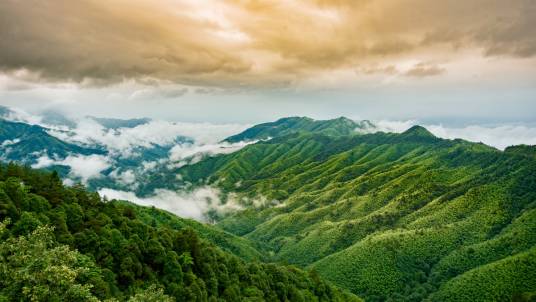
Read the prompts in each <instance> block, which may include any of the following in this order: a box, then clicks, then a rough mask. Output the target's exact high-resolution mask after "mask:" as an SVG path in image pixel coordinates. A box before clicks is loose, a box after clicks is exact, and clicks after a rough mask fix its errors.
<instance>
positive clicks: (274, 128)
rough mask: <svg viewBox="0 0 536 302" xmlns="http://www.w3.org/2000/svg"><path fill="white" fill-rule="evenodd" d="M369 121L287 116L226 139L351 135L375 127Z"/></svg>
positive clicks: (245, 139) (226, 140)
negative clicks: (295, 134) (296, 135)
mask: <svg viewBox="0 0 536 302" xmlns="http://www.w3.org/2000/svg"><path fill="white" fill-rule="evenodd" d="M373 127H374V125H373V124H372V123H371V122H369V121H360V122H356V121H353V120H350V119H348V118H345V117H340V118H336V119H332V120H323V121H318V120H313V119H311V118H308V117H286V118H282V119H279V120H277V121H275V122H270V123H264V124H259V125H256V126H253V127H251V128H249V129H246V130H245V131H244V132H242V133H239V134H237V135H233V136H231V137H228V138H226V139H225V140H224V141H225V142H229V143H236V142H240V141H253V140H263V139H268V138H274V137H280V136H285V135H288V134H291V133H299V132H301V133H303V132H306V133H311V132H314V133H319V134H324V135H335V136H337V135H351V134H355V133H357V131H356V130H359V129H363V130H365V129H369V128H373Z"/></svg>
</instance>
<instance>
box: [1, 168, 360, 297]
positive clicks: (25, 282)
mask: <svg viewBox="0 0 536 302" xmlns="http://www.w3.org/2000/svg"><path fill="white" fill-rule="evenodd" d="M138 207H139V206H135V205H132V204H128V203H124V202H114V201H112V202H110V201H105V200H102V199H101V197H100V196H99V195H98V194H97V193H93V192H88V191H87V190H86V189H85V188H84V187H83V186H78V185H77V186H72V187H66V186H64V185H63V184H62V182H61V179H60V178H59V177H58V174H57V173H55V172H52V173H49V172H42V171H38V170H33V169H30V168H27V167H23V166H19V165H16V164H8V165H1V166H0V218H1V221H2V223H1V225H0V234H1V237H2V242H1V244H0V301H15V300H17V301H104V300H107V301H274V300H277V301H360V299H359V298H357V297H356V296H354V295H352V294H350V293H348V292H345V291H343V290H340V289H338V288H336V287H334V286H333V285H331V284H330V283H328V282H326V281H323V280H322V279H321V278H320V277H319V275H318V273H316V272H315V271H314V270H311V271H303V270H301V269H298V268H296V267H293V266H281V265H276V264H266V263H262V262H259V261H250V262H246V261H245V260H243V259H241V258H239V257H238V256H234V255H231V254H229V253H228V252H225V251H223V250H222V249H220V248H219V247H217V246H215V245H214V244H212V243H211V242H209V241H208V240H207V239H205V238H202V236H200V235H199V234H198V233H197V231H195V230H194V228H192V227H188V226H187V225H188V224H191V223H189V222H185V223H184V227H175V228H172V227H166V226H165V225H163V224H162V223H159V222H158V221H157V220H158V216H159V215H158V212H159V210H156V209H151V210H150V211H149V212H155V213H156V214H155V218H154V219H152V220H150V221H144V220H141V219H139V218H138V217H137V214H136V213H137V211H136V210H137V208H138ZM175 219H177V220H180V219H179V218H175ZM167 225H168V226H169V224H167ZM216 234H218V232H216Z"/></svg>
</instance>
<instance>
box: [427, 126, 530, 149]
mask: <svg viewBox="0 0 536 302" xmlns="http://www.w3.org/2000/svg"><path fill="white" fill-rule="evenodd" d="M426 128H427V129H428V130H429V131H430V132H432V133H433V134H434V135H436V136H439V137H442V138H449V139H454V138H462V139H465V140H468V141H473V142H483V143H485V144H487V145H490V146H493V147H495V148H498V149H500V150H504V149H505V148H506V147H508V146H512V145H520V144H526V145H536V128H531V127H527V126H520V125H502V126H495V127H485V126H479V125H472V126H467V127H462V128H448V127H444V126H441V125H429V126H426Z"/></svg>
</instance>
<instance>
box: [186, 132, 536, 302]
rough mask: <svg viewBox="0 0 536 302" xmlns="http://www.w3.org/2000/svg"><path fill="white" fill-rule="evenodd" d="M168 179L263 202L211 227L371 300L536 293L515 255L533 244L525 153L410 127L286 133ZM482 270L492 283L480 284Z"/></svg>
mask: <svg viewBox="0 0 536 302" xmlns="http://www.w3.org/2000/svg"><path fill="white" fill-rule="evenodd" d="M177 173H179V174H180V175H181V176H182V177H183V179H184V180H185V181H190V182H193V183H200V184H201V183H202V184H204V183H206V182H209V183H211V184H213V185H216V186H219V187H220V188H221V189H222V190H223V191H226V192H234V193H236V194H238V195H239V196H241V197H243V198H244V199H246V200H247V199H248V198H249V199H250V200H267V201H270V202H267V203H261V204H259V203H258V202H252V203H247V202H244V203H243V207H245V210H243V211H240V212H237V213H235V214H233V215H231V216H228V217H224V218H223V219H222V220H221V221H219V222H218V226H219V227H221V228H222V229H224V230H226V231H229V232H232V233H234V234H236V235H239V236H243V237H244V238H247V239H249V240H252V241H256V242H258V243H259V244H263V245H267V246H268V249H269V250H271V252H272V254H273V260H275V261H280V262H284V263H292V264H295V265H298V266H301V267H305V268H314V269H315V270H316V271H318V273H319V274H320V275H321V276H323V277H325V278H327V279H328V280H331V281H333V282H334V283H335V284H337V285H339V286H341V287H344V288H347V289H349V290H351V291H352V292H354V293H356V294H358V295H360V296H363V297H364V298H366V299H367V300H370V301H383V300H389V299H391V300H397V301H400V300H405V301H420V300H424V299H430V300H431V301H435V300H436V299H440V298H441V299H442V300H445V299H446V300H448V299H447V297H449V296H450V297H453V298H452V299H455V297H456V295H455V294H454V293H456V292H460V293H462V292H464V293H479V292H480V289H478V290H477V289H476V288H475V289H473V288H472V287H478V286H480V287H481V288H482V289H488V290H489V293H490V295H489V296H488V295H483V296H482V297H487V298H488V299H489V300H508V299H513V298H514V297H524V296H527V295H530V293H531V292H534V291H535V290H536V286H535V285H534V276H533V275H531V274H525V275H524V273H522V272H526V271H527V270H530V269H532V265H533V264H532V263H531V262H530V261H528V260H527V258H530V257H531V255H532V254H530V253H529V254H524V253H528V252H529V251H530V250H531V249H532V248H534V247H535V246H536V238H535V237H534V231H533V230H534V228H535V225H534V224H535V223H536V216H534V215H535V210H534V209H535V208H536V157H535V156H534V147H530V146H516V147H510V148H507V149H506V150H505V151H504V152H503V151H499V150H496V149H494V148H492V147H489V146H486V145H483V144H476V143H469V142H466V141H463V140H444V139H440V138H437V137H435V136H433V135H432V134H431V133H430V132H428V131H427V130H426V129H425V128H423V127H419V126H415V127H412V128H411V129H409V130H407V131H406V132H404V133H401V134H393V133H374V134H362V135H352V136H340V135H339V136H333V135H322V134H318V133H296V132H294V133H290V134H288V135H286V136H279V137H276V138H274V139H271V140H268V141H263V142H259V143H256V144H253V145H250V146H247V147H245V148H243V149H242V150H240V151H238V152H235V153H232V154H227V155H222V156H219V157H215V158H211V159H207V160H204V161H201V162H199V163H197V164H195V165H191V166H185V167H182V168H180V169H178V170H177ZM273 205H276V206H273ZM522 255H524V256H522ZM510 257H511V258H510ZM519 259H525V260H527V261H525V260H523V261H521V260H519ZM501 261H502V262H501ZM514 263H516V264H514ZM495 264H497V265H495ZM498 264H500V265H498ZM492 271H493V272H497V273H496V274H497V278H496V279H489V278H484V276H486V274H485V273H484V272H492ZM457 280H460V281H457ZM464 282H467V283H466V284H468V285H464ZM479 282H484V283H485V285H482V284H480V285H479ZM499 284H500V286H499ZM491 288H497V290H491ZM500 288H508V289H509V291H504V293H503V294H502V295H499V294H498V292H499V290H498V289H500ZM464 295H465V294H464ZM463 297H476V294H474V295H473V296H471V295H470V294H467V295H466V296H463ZM467 299H469V298H467ZM469 300H471V299H469Z"/></svg>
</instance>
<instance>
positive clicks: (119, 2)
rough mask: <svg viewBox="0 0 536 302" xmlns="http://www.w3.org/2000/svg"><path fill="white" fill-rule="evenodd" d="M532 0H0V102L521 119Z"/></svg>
mask: <svg viewBox="0 0 536 302" xmlns="http://www.w3.org/2000/svg"><path fill="white" fill-rule="evenodd" d="M535 28H536V2H534V1H531V0H513V1H502V0H470V1H454V0H449V1H440V2H438V1H425V0H404V1H390V0H362V1H354V0H333V1H329V0H306V1H271V0H265V1H239V0H225V1H216V0H205V1H194V0H164V1H158V2H155V1H148V0H134V1H125V0H113V1H96V0H93V1H90V0H81V1H60V0H44V1H37V0H29V1H15V0H6V1H3V2H2V3H1V4H0V40H1V41H2V47H0V104H1V105H6V106H10V107H19V108H22V109H25V110H27V111H34V112H35V111H43V110H49V109H53V110H59V111H63V112H66V113H69V114H74V115H76V114H78V115H88V114H89V115H98V116H110V117H122V118H125V117H145V116H147V117H151V118H160V119H167V120H175V121H209V122H219V123H223V122H233V123H257V122H264V121H268V120H273V119H275V118H278V117H282V116H290V115H299V116H310V117H313V118H332V117H337V116H347V117H350V118H354V119H391V120H420V121H427V122H430V123H444V124H455V125H457V124H463V125H471V124H501V123H525V124H527V123H528V124H533V123H535V122H536V119H535V116H536V115H535V114H534V113H535V112H536V100H535V96H536V32H535Z"/></svg>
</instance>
